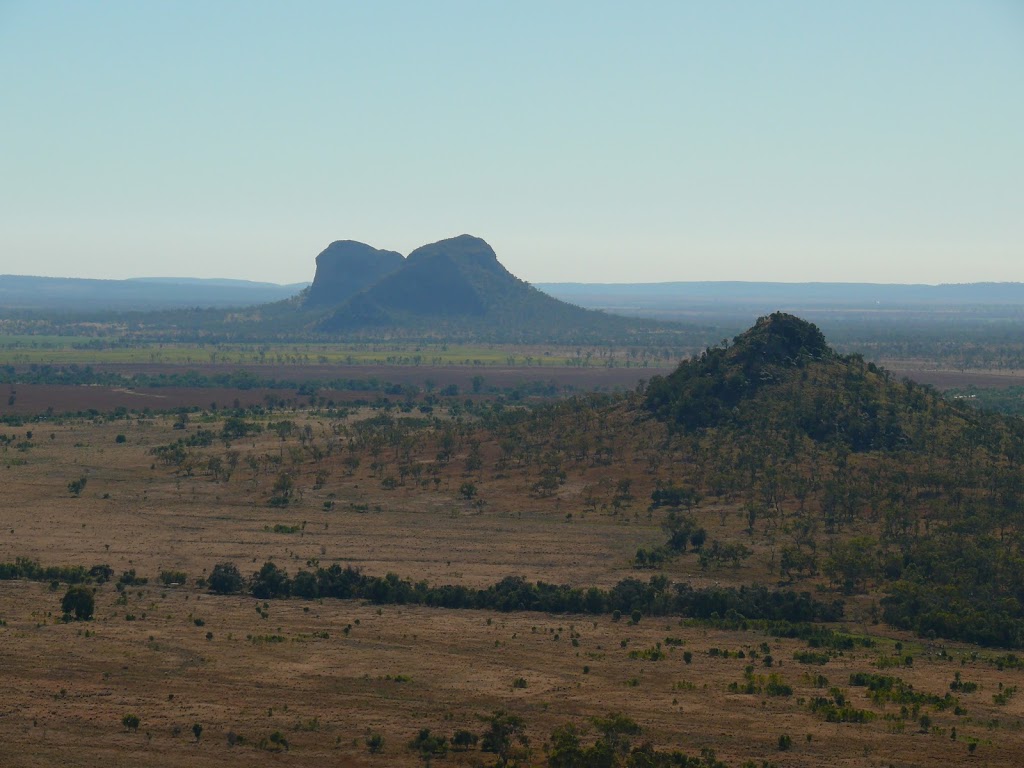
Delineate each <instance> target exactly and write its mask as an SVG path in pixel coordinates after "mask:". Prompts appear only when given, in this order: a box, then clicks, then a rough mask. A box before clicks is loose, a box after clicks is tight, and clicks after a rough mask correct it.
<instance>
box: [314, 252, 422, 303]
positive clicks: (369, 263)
mask: <svg viewBox="0 0 1024 768" xmlns="http://www.w3.org/2000/svg"><path fill="white" fill-rule="evenodd" d="M404 262H405V259H404V258H402V254H400V253H396V252H395V251H380V250H377V249H376V248H372V247H370V246H369V245H366V244H365V243H359V242H356V241H355V240H337V241H335V242H333V243H331V244H330V245H329V246H327V247H326V248H325V249H324V250H323V251H321V253H320V255H319V256H317V257H316V277H314V278H313V284H312V285H311V286H310V288H309V292H308V294H307V295H306V298H305V302H304V304H305V306H307V307H316V306H337V305H339V304H341V303H343V302H345V301H348V299H350V298H352V297H353V296H354V295H356V294H357V293H359V292H360V291H363V290H365V289H367V288H369V287H370V286H372V285H373V284H374V283H376V282H377V281H379V280H380V279H381V278H383V277H385V276H387V275H389V274H390V273H392V272H394V271H395V270H396V269H399V268H400V267H401V266H402V264H403V263H404Z"/></svg>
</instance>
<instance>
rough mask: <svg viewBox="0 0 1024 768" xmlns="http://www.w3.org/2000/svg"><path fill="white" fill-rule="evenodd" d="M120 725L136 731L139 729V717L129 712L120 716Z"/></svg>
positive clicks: (127, 729)
mask: <svg viewBox="0 0 1024 768" xmlns="http://www.w3.org/2000/svg"><path fill="white" fill-rule="evenodd" d="M121 725H123V726H124V729H125V730H126V731H137V730H139V718H138V715H134V714H132V713H131V712H129V713H128V714H127V715H125V716H124V717H122V718H121Z"/></svg>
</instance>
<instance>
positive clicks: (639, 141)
mask: <svg viewBox="0 0 1024 768" xmlns="http://www.w3.org/2000/svg"><path fill="white" fill-rule="evenodd" d="M1022 41H1024V6H1021V5H1020V4H1019V3H1015V2H1012V1H1011V0H983V1H982V2H977V3H960V2H951V1H948V2H942V1H940V2H932V1H929V0H908V2H905V3H900V4H895V5H894V4H891V3H884V2H880V1H878V0H876V1H873V2H872V1H869V2H864V3H857V4H831V3H830V4H822V3H814V2H810V0H803V1H799V2H798V1H796V0H791V1H789V2H781V3H773V4H771V5H765V4H761V3H753V2H740V3H736V4H730V5H729V6H725V5H722V4H711V5H708V4H696V3H678V2H652V3H648V4H644V5H642V6H639V7H626V6H621V5H618V4H612V3H582V2H566V3H560V4H557V5H551V4H542V3H524V4H516V5H513V6H485V5H480V4H477V3H472V2H439V3H432V4H429V5H423V4H418V3H413V2H390V3H379V4H370V5H367V4H355V3H352V4H348V3H331V2H308V3H302V4H299V5H290V6H277V5H272V4H271V5H258V4H249V3H240V2H224V3H217V4H207V3H198V2H195V1H194V0H185V1H183V2H180V3H175V4H171V5H153V4H139V3H131V2H126V1H124V0H121V1H118V2H110V3H102V4H84V3H73V2H24V1H18V0H15V1H10V0H9V1H8V2H3V1H2V0H0V67H2V70H3V71H4V72H5V73H6V77H3V78H0V98H2V99H3V103H4V105H5V119H4V120H3V121H0V141H2V142H3V145H4V146H5V147H7V148H8V150H9V151H7V152H5V153H3V154H2V155H0V273H12V274H28V273H32V274H35V275H39V276H56V277H81V278H100V279H103V278H107V279H126V278H137V277H152V276H160V275H163V274H168V273H174V274H184V275H188V276H190V277H202V278H216V279H243V280H253V281H260V282H271V283H277V284H292V283H298V282H308V281H310V280H312V278H313V272H314V268H315V265H314V258H315V257H316V255H317V254H318V253H319V252H320V251H321V250H323V248H325V247H326V246H327V245H328V244H329V243H330V242H331V241H333V240H338V239H354V240H360V241H363V242H366V243H369V244H370V245H373V246H374V247H377V248H383V249H389V250H397V251H400V252H402V253H404V254H407V253H409V252H410V251H411V250H413V249H414V248H416V247H418V246H420V245H423V244H426V243H429V242H434V241H437V240H441V239H444V238H446V237H451V236H454V235H457V234H460V233H463V232H468V233H471V234H475V235H478V236H480V237H483V238H484V239H485V240H487V241H488V242H489V243H490V244H491V245H492V246H493V247H494V249H495V251H496V252H497V254H498V258H499V259H500V260H501V261H502V263H503V264H504V265H505V266H506V267H507V268H508V269H509V270H510V271H511V272H512V273H513V274H515V275H517V276H518V277H520V278H522V279H524V280H527V281H528V282H531V283H538V284H541V283H558V282H590V283H596V282H601V283H654V282H694V281H714V282H721V281H730V280H736V279H737V278H741V279H742V280H743V281H745V282H793V283H806V282H842V283H879V284H896V285H901V284H929V285H935V284H954V283H974V282H1019V281H1024V258H1022V257H1024V247H1022V246H1024V216H1022V215H1021V211H1022V210H1024V182H1022V181H1021V180H1022V179H1024V132H1022V131H1021V130H1020V126H1021V125H1024V100H1021V99H1020V98H1018V97H1014V96H1013V94H1014V93H1016V92H1017V91H1018V90H1019V84H1020V82H1022V81H1024V45H1022V44H1021V43H1022Z"/></svg>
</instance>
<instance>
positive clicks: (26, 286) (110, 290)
mask: <svg viewBox="0 0 1024 768" xmlns="http://www.w3.org/2000/svg"><path fill="white" fill-rule="evenodd" d="M308 285H309V284H308V283H295V284H293V285H277V284H276V283H257V282H251V281H249V280H228V279H209V280H207V279H201V278H195V277H141V278H135V279H131V280H87V279H80V278H73V277H31V276H26V275H0V308H2V309H6V310H11V309H14V310H18V309H22V310H39V311H60V312H83V313H87V312H97V311H106V310H111V311H117V312H121V311H131V310H142V311H146V310H168V309H184V308H189V307H219V308H227V307H243V306H251V305H253V304H267V303H270V302H275V301H281V300H282V299H287V298H288V297H290V296H294V295H295V294H297V293H299V292H300V291H302V290H303V289H305V288H306V286H308Z"/></svg>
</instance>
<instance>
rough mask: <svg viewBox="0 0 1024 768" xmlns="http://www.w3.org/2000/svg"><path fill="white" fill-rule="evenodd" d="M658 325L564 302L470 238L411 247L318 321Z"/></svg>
mask: <svg viewBox="0 0 1024 768" xmlns="http://www.w3.org/2000/svg"><path fill="white" fill-rule="evenodd" d="M655 327H659V324H656V323H651V322H649V321H639V320H630V319H627V318H620V317H613V316H609V315H606V314H604V313H601V312H595V311H592V310H585V309H582V308H580V307H576V306H573V305H571V304H566V303H565V302H561V301H558V300H557V299H553V298H552V297H550V296H548V295H547V294H544V293H541V292H540V291H538V290H537V289H536V288H533V287H532V286H530V285H529V284H528V283H525V282H524V281H522V280H520V279H518V278H517V277H515V276H514V275H512V274H511V273H510V272H509V271H508V270H506V269H505V268H504V267H503V266H502V265H501V264H500V263H499V261H498V258H497V255H496V254H495V252H494V250H493V249H492V248H491V247H490V246H489V245H488V244H487V243H486V242H485V241H484V240H482V239H480V238H478V237H472V236H470V235H460V236H458V237H454V238H450V239H448V240H442V241H440V242H437V243H432V244H430V245H425V246H423V247H421V248H418V249H416V250H415V251H413V252H412V253H411V254H409V257H408V258H407V259H406V260H405V263H404V264H403V265H402V266H401V268H399V269H398V270H396V271H394V272H392V273H391V274H388V275H387V276H385V277H383V278H382V279H381V280H379V281H378V282H376V283H375V284H374V285H372V286H370V287H369V288H367V289H366V290H364V291H362V292H361V293H358V294H356V295H354V296H352V297H351V299H349V300H348V301H347V302H345V303H344V304H342V305H341V306H340V307H339V308H338V309H337V311H335V312H334V313H333V314H332V315H330V316H329V317H328V318H326V319H325V320H324V321H323V322H321V323H320V325H319V329H320V330H322V331H326V332H340V331H345V332H361V331H362V332H366V331H373V330H376V331H380V330H381V329H389V330H390V331H391V332H393V333H399V334H401V333H410V332H411V333H423V332H427V333H429V334H432V335H449V336H451V335H454V336H474V337H477V338H494V337H503V338H510V337H511V338H516V339H529V338H550V337H552V336H561V337H563V338H565V337H576V338H584V337H587V336H591V337H597V336H599V335H601V334H603V333H608V332H611V333H615V334H619V335H621V334H623V333H627V332H629V331H630V330H632V329H641V328H643V329H649V328H655Z"/></svg>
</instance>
